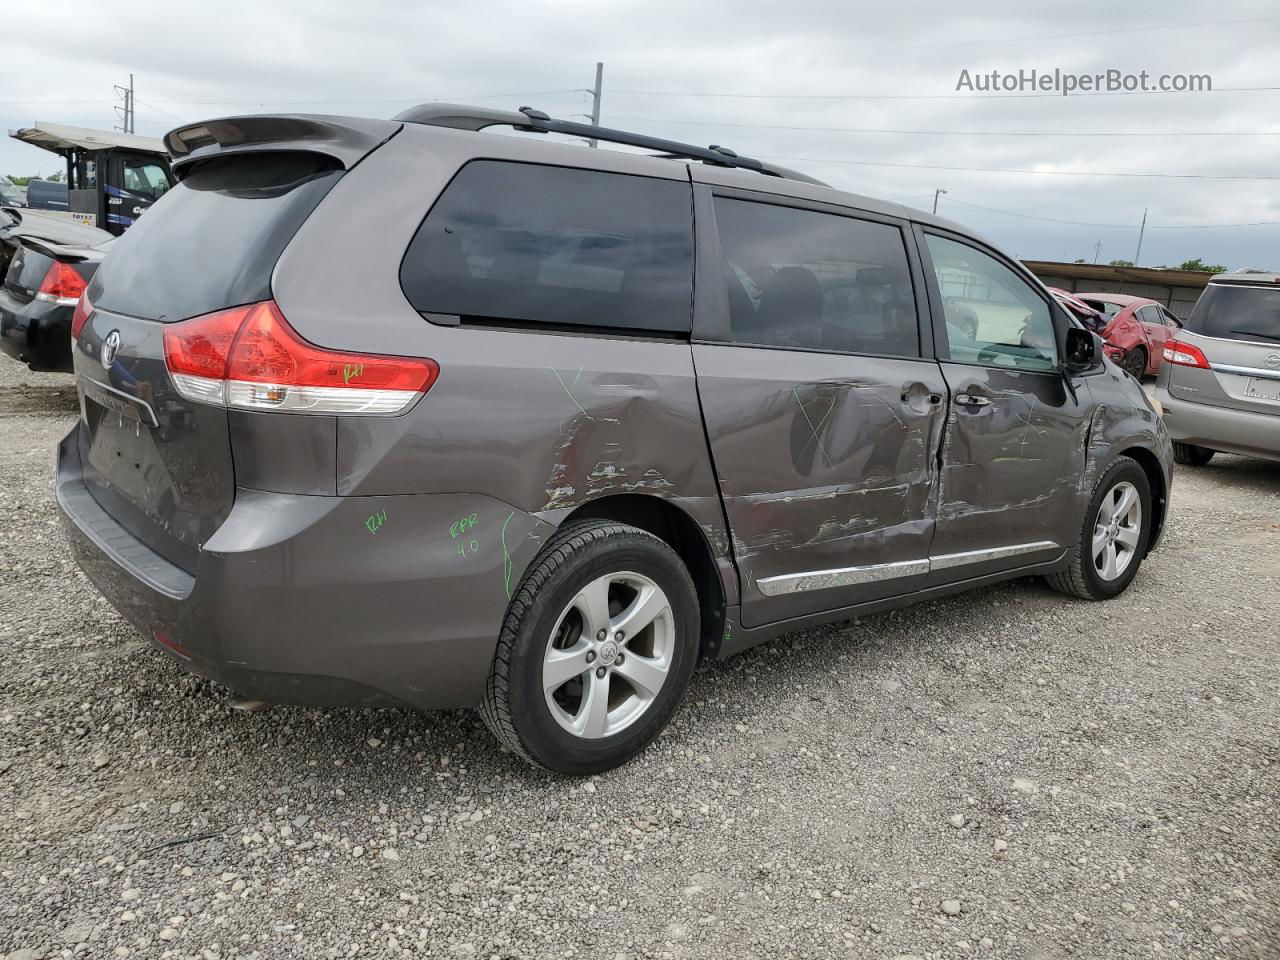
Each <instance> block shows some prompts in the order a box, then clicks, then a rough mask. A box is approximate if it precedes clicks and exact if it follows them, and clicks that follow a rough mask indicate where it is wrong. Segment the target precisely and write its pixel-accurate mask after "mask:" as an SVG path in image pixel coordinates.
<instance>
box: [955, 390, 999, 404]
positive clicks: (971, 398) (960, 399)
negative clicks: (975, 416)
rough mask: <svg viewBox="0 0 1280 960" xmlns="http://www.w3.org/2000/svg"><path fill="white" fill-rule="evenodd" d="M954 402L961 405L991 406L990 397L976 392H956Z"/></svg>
mask: <svg viewBox="0 0 1280 960" xmlns="http://www.w3.org/2000/svg"><path fill="white" fill-rule="evenodd" d="M956 404H957V405H959V406H961V407H989V406H991V398H990V397H984V396H982V395H981V394H977V393H958V394H956Z"/></svg>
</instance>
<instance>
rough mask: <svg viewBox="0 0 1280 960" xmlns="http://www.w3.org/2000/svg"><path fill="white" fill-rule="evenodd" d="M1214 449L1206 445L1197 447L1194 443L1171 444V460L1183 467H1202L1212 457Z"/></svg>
mask: <svg viewBox="0 0 1280 960" xmlns="http://www.w3.org/2000/svg"><path fill="white" fill-rule="evenodd" d="M1213 454H1214V451H1212V450H1210V449H1209V448H1208V447H1197V446H1196V445H1195V444H1194V443H1177V442H1176V441H1175V443H1174V444H1173V461H1174V463H1180V464H1182V465H1183V466H1184V467H1203V466H1204V465H1205V464H1206V463H1208V462H1209V461H1210V460H1212V459H1213Z"/></svg>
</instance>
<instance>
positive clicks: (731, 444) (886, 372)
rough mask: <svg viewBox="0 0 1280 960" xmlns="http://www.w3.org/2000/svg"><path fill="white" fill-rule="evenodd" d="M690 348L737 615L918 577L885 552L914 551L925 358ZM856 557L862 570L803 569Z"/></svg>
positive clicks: (930, 476) (928, 458)
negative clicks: (734, 570)
mask: <svg viewBox="0 0 1280 960" xmlns="http://www.w3.org/2000/svg"><path fill="white" fill-rule="evenodd" d="M694 359H695V361H696V364H697V367H698V375H699V390H700V394H701V400H702V408H703V414H704V416H705V418H706V423H707V433H708V437H709V439H710V443H711V448H712V455H713V458H714V462H715V468H716V473H717V476H718V477H719V484H720V491H721V493H722V495H723V497H724V502H725V509H726V510H727V512H728V514H729V523H730V527H731V529H732V531H733V550H734V556H735V559H736V560H737V563H738V568H739V570H740V571H741V574H742V580H743V583H742V589H743V593H742V597H743V603H742V622H743V623H744V624H745V625H747V626H755V625H757V624H760V623H766V622H770V621H773V620H779V619H784V618H788V617H794V616H802V615H804V614H806V613H809V612H812V611H814V610H818V609H825V608H830V607H836V606H844V605H847V604H850V603H857V602H860V601H862V600H866V599H874V598H876V597H879V596H884V595H887V594H889V593H894V592H898V591H901V590H904V589H911V585H912V583H913V582H915V581H917V580H920V579H922V577H920V572H917V571H915V570H914V568H910V567H905V566H894V565H895V564H900V563H902V562H904V561H923V560H926V559H927V557H928V552H929V541H930V537H931V535H932V528H933V512H934V508H933V500H932V498H933V492H934V490H935V488H936V485H935V483H934V480H935V477H936V451H937V444H938V442H939V440H940V432H941V426H942V410H943V409H944V407H945V404H944V403H943V402H942V399H943V398H944V396H945V385H944V383H943V381H942V377H941V374H940V372H939V370H938V366H937V364H936V363H934V362H933V361H925V360H896V359H885V358H878V357H859V356H851V355H842V354H828V353H805V352H801V351H792V350H769V349H760V348H753V347H741V346H732V345H719V344H696V345H695V346H694ZM933 398H937V399H936V400H935V399H933ZM861 567H872V568H875V569H871V570H861V569H854V570H852V571H851V572H844V573H839V574H836V575H834V576H825V577H814V576H810V575H812V574H824V573H829V572H830V571H837V570H839V571H849V570H850V568H861ZM924 567H926V568H927V563H926V564H924ZM921 572H922V571H921ZM880 574H891V576H890V575H885V576H881V575H880ZM776 578H781V579H776ZM761 581H764V583H763V584H762V583H761Z"/></svg>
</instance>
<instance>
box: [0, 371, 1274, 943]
mask: <svg viewBox="0 0 1280 960" xmlns="http://www.w3.org/2000/svg"><path fill="white" fill-rule="evenodd" d="M0 368H3V371H2V372H0V509H2V513H0V525H3V536H2V537H0V583H2V584H3V599H2V601H0V644H2V646H0V834H2V836H0V956H4V955H6V953H7V957H8V960H14V958H23V960H31V958H40V957H61V956H68V957H69V956H73V955H76V956H85V957H94V958H97V957H113V956H121V957H123V956H133V957H175V958H176V957H181V958H188V957H190V958H197V957H198V958H205V960H213V958H217V960H223V958H226V960H232V958H239V957H251V958H262V960H274V958H295V957H296V958H328V957H349V956H359V957H402V956H409V957H426V956H443V957H452V956H457V957H471V956H475V957H502V958H506V957H552V956H555V957H602V958H614V957H637V958H638V957H652V956H657V957H727V958H751V957H760V958H765V957H767V958H771V960H773V958H788V957H814V958H827V957H869V958H890V960H891V958H896V957H901V956H914V957H921V958H944V957H945V958H951V957H969V956H975V957H988V956H990V957H1020V958H1038V960H1053V958H1060V957H1067V956H1068V955H1070V956H1078V957H1099V958H1112V957H1250V958H1274V957H1278V956H1280V880H1277V867H1278V866H1280V747H1278V746H1277V744H1278V742H1280V741H1278V736H1280V721H1278V720H1277V708H1276V703H1277V695H1278V694H1280V638H1278V637H1277V630H1276V618H1275V610H1276V609H1277V604H1278V603H1280V466H1277V465H1266V464H1261V463H1257V462H1250V461H1246V460H1241V459H1237V458H1233V457H1220V458H1218V459H1217V460H1215V461H1214V463H1213V464H1212V465H1211V466H1210V467H1208V468H1206V469H1203V470H1198V471H1190V470H1186V469H1183V470H1180V471H1179V477H1178V485H1177V489H1176V494H1175V502H1174V515H1173V518H1172V520H1171V524H1170V527H1169V530H1168V533H1167V535H1166V538H1165V542H1164V545H1163V546H1162V548H1161V549H1160V550H1159V551H1158V552H1157V553H1156V554H1155V555H1154V556H1153V557H1151V558H1150V559H1149V560H1148V561H1147V563H1146V564H1145V565H1144V566H1143V568H1142V572H1141V574H1140V575H1139V577H1138V579H1137V581H1136V582H1135V583H1134V585H1133V587H1132V588H1131V589H1130V590H1129V592H1128V593H1127V594H1126V595H1125V596H1124V597H1122V598H1120V599H1118V600H1116V601H1113V602H1111V603H1108V604H1105V605H1097V606H1091V605H1087V604H1084V603H1081V602H1078V601H1071V600H1068V599H1066V598H1064V597H1061V596H1058V595H1057V594H1054V593H1051V592H1049V591H1048V590H1047V589H1046V588H1045V587H1043V586H1041V585H1040V584H1039V583H1037V582H1031V581H1026V582H1018V583H1013V584H1009V585H1006V586H1001V587H998V588H994V589H988V590H983V591H980V592H977V593H973V594H969V595H967V596H961V597H956V598H953V599H949V600H945V601H940V602H935V603H931V604H928V605H926V606H920V607H916V608H913V609H910V610H907V611H902V612H898V613H893V614H887V615H881V616H875V617H867V618H864V619H863V620H861V621H856V622H852V623H848V624H842V625H839V626H836V627H831V628H823V629H817V630H810V631H806V632H804V633H800V634H794V635H791V636H788V637H785V638H782V639H780V640H778V641H776V642H774V643H772V644H769V645H767V646H765V647H763V648H759V649H757V650H754V651H752V652H750V653H748V654H746V655H744V656H741V657H738V658H737V659H735V660H732V661H729V662H727V663H718V664H710V665H707V666H705V667H704V668H702V669H701V670H700V671H699V673H698V675H697V676H696V677H695V679H694V682H693V686H692V689H691V691H690V695H689V701H688V703H687V705H686V706H685V707H684V708H683V709H682V710H681V712H680V713H679V714H678V716H677V719H676V721H675V723H674V725H673V726H672V728H671V729H670V730H669V732H668V733H667V735H665V736H664V737H663V738H662V739H661V740H659V742H658V743H657V744H655V746H654V747H653V748H652V749H650V750H649V751H648V753H646V754H645V755H644V756H643V757H641V758H640V759H639V760H637V761H636V762H634V763H632V764H631V765H629V766H628V767H626V768H624V769H622V770H619V771H615V772H613V773H611V774H608V775H605V776H602V777H599V778H596V779H593V780H590V781H582V782H578V781H571V780H565V779H559V778H556V777H552V776H548V775H545V774H541V773H537V772H534V771H532V770H530V769H529V768H527V767H525V766H524V765H523V764H521V763H519V762H517V761H516V760H514V759H513V758H512V757H511V756H510V755H507V754H503V753H501V752H499V750H498V749H497V747H496V746H495V744H494V742H493V741H492V740H491V739H490V738H489V736H488V735H487V734H486V733H485V731H484V729H483V728H482V726H481V724H480V722H479V720H478V719H477V717H476V716H475V715H474V714H472V713H451V714H437V715H421V714H410V713H401V712H396V711H391V710H378V711H373V710H352V711H338V710H330V711H321V710H304V709H292V708H279V707H278V708H275V709H272V710H269V711H266V712H264V713H259V714H253V715H244V714H238V713H234V712H232V711H231V710H230V709H229V708H228V696H227V693H226V691H224V690H222V689H220V688H217V687H216V686H215V685H213V684H211V683H208V682H206V681H202V680H199V679H195V678H192V677H189V676H186V675H184V674H183V673H182V672H181V671H180V670H179V669H178V668H177V667H175V666H174V664H173V663H171V662H170V661H169V660H167V659H166V658H165V657H163V656H162V655H161V654H160V653H159V652H157V651H156V650H154V649H152V648H150V647H149V646H148V645H147V644H146V643H144V642H143V641H142V640H141V639H140V638H139V637H138V636H137V635H135V633H134V632H133V631H132V630H131V629H130V628H129V627H128V626H127V625H126V624H125V623H124V622H122V621H121V619H120V618H119V617H118V616H116V615H115V613H114V612H113V611H112V610H111V608H110V607H109V606H108V605H107V604H106V603H105V602H104V601H103V600H101V599H100V598H99V597H98V596H97V594H96V593H95V592H94V590H93V589H92V588H91V587H90V586H89V584H88V583H87V581H85V579H84V578H83V577H82V576H81V575H80V574H79V573H78V572H77V571H76V569H75V567H74V565H73V564H72V562H71V560H70V558H69V555H68V553H67V551H66V549H65V547H64V546H63V543H62V539H61V536H60V533H59V529H58V524H57V520H56V515H55V508H54V505H53V500H52V496H51V490H50V487H51V482H50V481H51V458H52V448H53V445H54V443H55V441H56V440H57V439H58V438H59V437H61V436H62V434H63V433H64V432H65V431H66V430H67V429H68V428H69V426H70V425H71V423H72V422H73V418H74V400H73V393H72V392H71V388H70V381H69V379H67V378H61V377H47V376H46V377H35V376H32V375H29V374H26V373H25V372H23V371H21V368H19V367H18V366H17V365H16V364H13V363H10V362H8V361H3V362H2V363H0ZM24 384H25V385H24Z"/></svg>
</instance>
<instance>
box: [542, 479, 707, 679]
mask: <svg viewBox="0 0 1280 960" xmlns="http://www.w3.org/2000/svg"><path fill="white" fill-rule="evenodd" d="M573 520H613V521H616V522H618V523H626V524H630V525H631V526H633V527H639V528H640V529H641V530H644V531H646V532H648V533H651V534H653V535H654V536H655V537H658V538H659V539H660V540H662V541H663V542H665V543H666V544H667V545H668V546H670V547H671V549H673V550H675V552H676V553H677V554H678V555H679V556H680V559H681V560H682V561H683V562H684V565H685V567H686V568H687V569H688V571H689V576H690V577H692V578H693V585H694V588H695V589H696V590H697V592H698V610H699V616H700V619H701V622H702V631H701V634H702V635H701V637H700V640H699V647H698V654H699V658H702V657H714V656H715V654H716V652H717V650H718V649H719V646H720V641H721V640H722V639H723V637H724V626H725V616H726V610H725V594H724V584H723V582H722V581H721V579H720V573H719V570H718V566H717V564H716V557H715V554H714V552H713V551H712V548H711V543H710V541H709V540H708V539H707V535H706V533H705V531H703V529H702V527H701V526H699V524H698V523H697V522H696V521H695V520H694V519H693V517H691V516H690V515H689V514H688V513H686V512H685V511H684V510H682V509H681V508H680V507H679V506H678V505H676V504H675V503H672V502H671V501H670V500H667V499H664V498H662V497H654V496H649V495H646V494H641V493H619V494H612V495H609V496H604V497H600V498H598V499H596V500H591V501H589V502H587V503H584V504H582V505H581V506H579V507H577V508H575V509H574V510H572V511H571V512H570V513H569V514H567V515H566V516H565V517H564V519H563V520H562V521H561V524H564V523H568V522H570V521H573Z"/></svg>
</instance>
